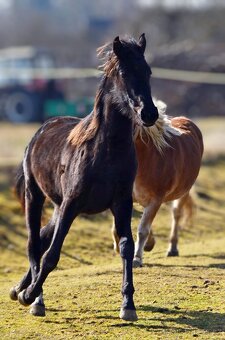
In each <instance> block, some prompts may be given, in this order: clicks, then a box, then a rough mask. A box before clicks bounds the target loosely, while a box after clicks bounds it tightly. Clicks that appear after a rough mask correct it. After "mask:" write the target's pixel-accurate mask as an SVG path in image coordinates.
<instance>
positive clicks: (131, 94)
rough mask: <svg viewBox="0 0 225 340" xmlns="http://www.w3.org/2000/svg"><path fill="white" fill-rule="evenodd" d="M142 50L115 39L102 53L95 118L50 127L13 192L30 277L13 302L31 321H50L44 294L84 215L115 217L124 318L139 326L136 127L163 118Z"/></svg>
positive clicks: (38, 137)
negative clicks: (49, 208) (26, 308)
mask: <svg viewBox="0 0 225 340" xmlns="http://www.w3.org/2000/svg"><path fill="white" fill-rule="evenodd" d="M145 46H146V40H145V36H144V34H142V35H141V36H140V38H139V41H138V42H136V41H135V40H134V39H127V40H120V39H119V37H117V38H115V40H114V41H113V43H112V44H108V45H106V46H104V47H102V48H101V49H100V51H99V53H100V54H101V55H102V56H103V57H104V62H105V64H104V65H103V71H104V73H103V78H102V81H101V83H100V87H99V90H98V92H97V95H96V98H95V105H94V109H93V112H92V113H91V114H90V115H89V116H87V117H86V118H84V119H83V120H79V119H77V118H71V117H59V118H55V119H54V118H53V119H51V120H49V121H47V122H46V123H45V124H44V125H43V126H42V127H41V128H40V129H39V130H38V132H37V133H36V134H35V136H34V137H33V139H32V140H31V142H30V144H29V145H28V147H27V149H26V152H25V156H24V160H23V167H21V168H20V171H19V173H18V181H17V186H16V188H17V192H18V194H19V196H20V198H21V200H22V201H24V202H25V215H26V225H27V230H28V257H29V261H30V269H29V270H28V272H27V273H26V275H25V276H24V278H23V279H22V280H21V281H20V282H19V284H18V285H16V286H15V287H13V288H12V289H11V292H10V297H11V298H12V299H13V300H16V299H18V300H19V302H20V303H21V304H23V305H30V304H32V303H34V301H35V303H34V304H33V306H32V309H31V313H32V314H35V315H44V314H45V306H44V302H43V297H42V293H43V288H42V286H43V283H44V282H45V279H46V278H47V276H48V274H49V273H50V272H51V271H52V270H53V269H54V268H55V267H56V265H57V263H58V261H59V257H60V251H61V247H62V245H63V241H64V239H65V237H66V235H67V233H68V231H69V229H70V226H71V224H72V222H73V220H74V219H75V218H76V216H77V215H79V214H80V213H87V214H95V213H99V212H101V211H104V210H106V209H110V210H111V212H112V214H113V216H114V221H115V226H116V230H117V233H118V235H119V238H120V241H119V247H120V255H121V257H122V259H123V286H122V295H123V303H122V307H121V311H120V317H121V318H122V319H124V320H131V321H135V320H137V315H136V310H135V306H134V302H133V293H134V287H133V274H132V260H133V256H134V242H133V237H132V232H131V215H132V203H133V201H132V188H133V182H134V179H135V175H136V169H137V161H136V153H135V147H134V141H133V127H134V124H137V123H138V124H141V125H142V124H144V125H145V126H151V125H153V124H154V123H155V121H156V120H157V118H158V110H157V108H156V106H155V105H154V103H153V101H152V98H151V96H150V95H149V93H151V89H150V84H149V78H150V74H151V69H150V67H149V66H148V64H147V63H146V61H145V58H144V51H145ZM46 197H48V198H49V199H50V200H51V201H52V203H53V205H54V212H53V216H52V218H51V220H50V221H49V223H48V224H47V225H46V226H45V227H43V228H41V230H40V223H41V213H42V208H43V204H44V201H45V198H46ZM42 256H43V257H42ZM41 257H42V262H41Z"/></svg>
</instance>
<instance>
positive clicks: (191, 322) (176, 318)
mask: <svg viewBox="0 0 225 340" xmlns="http://www.w3.org/2000/svg"><path fill="white" fill-rule="evenodd" d="M138 309H139V310H142V311H145V312H151V313H153V314H154V313H155V314H156V313H157V314H164V315H166V317H165V316H163V317H162V318H160V317H157V319H155V318H154V320H158V321H162V322H173V323H177V324H179V325H186V326H191V327H192V328H193V329H201V330H204V331H207V332H224V331H225V313H216V312H211V311H207V310H203V311H188V310H181V309H179V310H177V309H169V308H160V307H155V306H154V307H153V306H149V305H142V306H139V308H138ZM189 330H190V329H189Z"/></svg>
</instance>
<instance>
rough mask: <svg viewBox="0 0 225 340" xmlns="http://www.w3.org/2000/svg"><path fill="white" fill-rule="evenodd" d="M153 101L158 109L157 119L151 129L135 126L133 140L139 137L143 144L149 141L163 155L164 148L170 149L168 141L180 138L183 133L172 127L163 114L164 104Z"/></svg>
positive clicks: (164, 110) (168, 119)
mask: <svg viewBox="0 0 225 340" xmlns="http://www.w3.org/2000/svg"><path fill="white" fill-rule="evenodd" d="M153 101H154V104H155V105H156V106H157V108H158V112H159V118H158V119H157V121H156V123H155V125H154V126H151V127H145V126H139V125H135V128H134V138H135V139H136V138H137V137H138V136H140V138H141V140H142V141H143V143H145V144H148V142H149V141H150V139H151V140H152V142H153V144H154V145H155V147H156V148H157V150H158V151H159V152H160V153H161V154H163V151H164V148H165V147H171V145H170V144H169V143H168V140H170V139H171V138H172V137H173V136H180V135H181V134H182V133H183V131H181V130H179V129H178V128H174V127H173V126H172V124H171V120H170V118H169V117H168V116H167V114H166V113H165V112H166V104H165V103H164V102H162V101H160V100H156V99H153Z"/></svg>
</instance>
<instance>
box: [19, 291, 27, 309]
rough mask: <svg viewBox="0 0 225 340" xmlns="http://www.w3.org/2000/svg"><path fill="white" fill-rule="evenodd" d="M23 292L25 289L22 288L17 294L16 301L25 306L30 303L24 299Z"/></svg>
mask: <svg viewBox="0 0 225 340" xmlns="http://www.w3.org/2000/svg"><path fill="white" fill-rule="evenodd" d="M25 292H26V290H25V289H24V290H22V292H20V293H19V294H18V301H19V303H20V304H21V305H23V306H26V307H27V306H29V305H30V303H29V302H28V301H27V300H26V299H25Z"/></svg>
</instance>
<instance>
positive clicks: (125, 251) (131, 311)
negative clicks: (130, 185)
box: [111, 198, 137, 321]
mask: <svg viewBox="0 0 225 340" xmlns="http://www.w3.org/2000/svg"><path fill="white" fill-rule="evenodd" d="M132 205H133V202H132V198H130V199H128V200H126V201H123V202H116V203H114V204H113V207H112V209H111V210H112V213H113V215H114V219H115V228H116V231H117V235H118V237H119V249H120V255H121V258H122V261H123V284H122V295H123V303H122V307H121V310H120V318H121V319H123V320H126V321H136V320H137V314H136V309H135V306H134V301H133V294H134V286H133V272H132V270H133V269H132V262H133V257H134V241H133V237H132V232H131V215H132Z"/></svg>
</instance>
